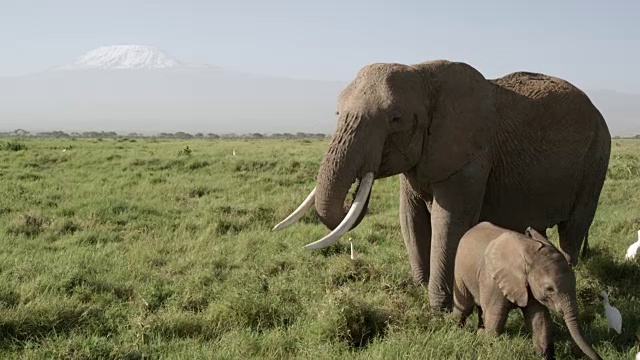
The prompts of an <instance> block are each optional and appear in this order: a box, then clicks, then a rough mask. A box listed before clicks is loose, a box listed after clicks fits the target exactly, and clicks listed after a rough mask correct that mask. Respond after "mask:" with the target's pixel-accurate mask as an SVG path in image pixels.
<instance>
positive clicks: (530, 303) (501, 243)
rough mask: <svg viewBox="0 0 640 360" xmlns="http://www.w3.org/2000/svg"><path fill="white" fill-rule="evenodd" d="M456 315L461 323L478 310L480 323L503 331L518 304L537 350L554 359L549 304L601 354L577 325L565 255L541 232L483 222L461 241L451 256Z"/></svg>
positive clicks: (578, 338)
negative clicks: (453, 267) (453, 261)
mask: <svg viewBox="0 0 640 360" xmlns="http://www.w3.org/2000/svg"><path fill="white" fill-rule="evenodd" d="M453 301H454V310H453V311H454V314H455V315H456V316H457V317H458V318H459V325H460V326H463V325H464V323H465V320H466V319H467V317H468V316H469V315H470V314H471V312H473V309H474V307H477V309H478V328H479V329H480V328H484V331H485V332H487V333H489V334H496V335H498V334H501V333H502V332H503V331H504V326H505V323H506V321H507V316H508V314H509V311H510V310H512V309H515V308H520V310H522V313H523V315H524V320H525V323H526V324H527V327H528V329H529V331H530V332H531V336H532V338H533V343H534V346H535V348H536V351H537V352H538V354H540V355H542V356H544V358H545V359H554V358H555V354H554V347H553V341H552V339H551V328H550V326H551V318H550V315H549V310H548V308H549V309H555V310H556V311H558V312H560V313H561V314H562V315H563V317H564V321H565V324H566V325H567V327H568V328H569V332H570V333H571V337H572V338H573V340H574V341H575V342H576V343H577V344H578V346H579V347H580V349H581V350H582V352H584V353H585V354H586V355H587V356H588V357H589V358H591V359H601V358H600V356H599V355H598V354H597V353H596V352H595V351H594V350H593V348H592V347H591V345H589V343H587V341H586V340H585V339H584V337H583V336H582V334H581V333H580V329H579V327H578V320H577V317H578V305H577V302H576V278H575V275H574V274H573V271H572V269H571V268H570V266H569V263H568V262H567V260H566V258H565V257H564V256H563V254H562V253H561V252H560V251H559V250H558V249H557V248H556V247H555V246H553V244H552V243H551V242H550V241H549V240H548V239H547V238H546V237H544V236H543V235H542V234H540V233H539V232H537V231H535V230H534V229H532V228H530V227H529V228H527V229H526V231H525V233H524V234H521V233H518V232H515V231H510V230H507V229H504V228H501V227H498V226H496V225H494V224H492V223H489V222H482V223H479V224H478V225H476V226H474V227H473V228H471V229H470V230H469V231H467V233H466V234H465V235H464V236H463V237H462V239H461V240H460V244H459V246H458V252H457V254H456V260H455V285H454V300H453Z"/></svg>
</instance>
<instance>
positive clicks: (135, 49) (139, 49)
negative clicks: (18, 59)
mask: <svg viewBox="0 0 640 360" xmlns="http://www.w3.org/2000/svg"><path fill="white" fill-rule="evenodd" d="M185 67H193V65H191V64H188V63H185V62H182V61H180V60H177V59H174V58H173V57H171V56H170V55H169V54H168V53H167V52H165V51H163V50H160V49H158V48H156V47H153V46H147V45H112V46H102V47H99V48H97V49H94V50H91V51H89V52H87V53H85V54H84V55H82V56H80V57H78V58H77V59H76V60H75V61H74V62H73V63H71V64H68V65H64V66H61V67H59V68H58V69H62V70H80V69H136V70H141V69H147V70H149V69H172V68H185Z"/></svg>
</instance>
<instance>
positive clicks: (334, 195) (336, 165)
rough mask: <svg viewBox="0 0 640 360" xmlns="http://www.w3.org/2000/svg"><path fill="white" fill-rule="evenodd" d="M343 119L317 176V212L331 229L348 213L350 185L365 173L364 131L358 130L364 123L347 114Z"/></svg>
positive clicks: (360, 217)
mask: <svg viewBox="0 0 640 360" xmlns="http://www.w3.org/2000/svg"><path fill="white" fill-rule="evenodd" d="M341 120H343V121H342V122H341V123H342V124H341V126H340V127H338V129H337V131H336V133H335V135H334V137H333V140H332V141H331V144H330V145H329V148H328V150H327V152H326V154H325V156H324V158H323V159H322V163H321V165H320V169H319V171H318V176H317V179H316V181H317V183H316V198H315V206H316V212H317V213H318V217H319V218H320V221H322V223H323V224H324V225H325V226H327V227H328V228H329V229H331V230H333V229H335V228H336V227H337V226H338V225H339V224H340V222H341V221H342V220H343V218H344V217H345V215H346V210H345V208H344V200H345V198H346V197H347V193H348V192H349V189H350V188H351V185H352V184H353V182H354V181H356V179H357V178H358V177H359V176H363V175H364V172H363V171H364V167H363V162H364V158H365V154H366V149H367V147H366V145H367V144H366V143H365V142H364V141H363V135H362V134H363V131H362V130H361V129H358V127H360V126H362V122H361V121H360V119H358V118H355V119H352V118H350V117H349V116H348V115H347V116H346V117H345V118H344V119H341ZM367 202H368V198H367ZM365 207H366V206H365ZM365 211H366V209H364V210H363V211H362V212H361V213H360V214H359V216H358V220H357V221H356V223H355V224H354V225H353V227H355V226H356V225H357V224H358V223H359V222H360V220H361V219H362V217H363V216H364V213H365Z"/></svg>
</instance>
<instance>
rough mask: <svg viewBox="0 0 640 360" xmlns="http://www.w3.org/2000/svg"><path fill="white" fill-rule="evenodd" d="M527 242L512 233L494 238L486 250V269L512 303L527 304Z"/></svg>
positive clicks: (521, 305)
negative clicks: (525, 252)
mask: <svg viewBox="0 0 640 360" xmlns="http://www.w3.org/2000/svg"><path fill="white" fill-rule="evenodd" d="M525 248H526V243H525V242H524V241H523V240H521V239H518V237H516V236H514V235H511V234H503V235H500V236H499V237H498V238H496V239H495V240H493V241H492V242H491V243H489V246H487V249H486V250H485V252H484V257H485V265H486V270H487V273H488V274H489V276H491V277H492V278H493V280H494V281H495V282H496V284H497V285H498V288H500V290H501V291H502V293H503V294H504V296H505V297H506V298H507V299H509V301H511V302H512V303H514V304H516V305H518V306H520V307H523V306H526V305H527V302H528V300H529V298H528V297H529V295H528V293H527V274H526V262H525V254H524V251H526V250H525Z"/></svg>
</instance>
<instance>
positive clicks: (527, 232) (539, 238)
mask: <svg viewBox="0 0 640 360" xmlns="http://www.w3.org/2000/svg"><path fill="white" fill-rule="evenodd" d="M524 234H525V235H527V236H528V237H530V238H531V239H533V240H536V241H540V242H542V243H545V244H547V245H551V246H553V244H552V243H551V242H550V241H549V239H547V237H546V236H544V235H542V234H541V233H539V232H538V231H537V230H536V229H534V228H532V227H531V226H529V227H527V229H526V230H525V231H524Z"/></svg>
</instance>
